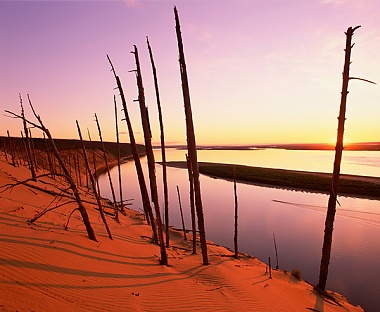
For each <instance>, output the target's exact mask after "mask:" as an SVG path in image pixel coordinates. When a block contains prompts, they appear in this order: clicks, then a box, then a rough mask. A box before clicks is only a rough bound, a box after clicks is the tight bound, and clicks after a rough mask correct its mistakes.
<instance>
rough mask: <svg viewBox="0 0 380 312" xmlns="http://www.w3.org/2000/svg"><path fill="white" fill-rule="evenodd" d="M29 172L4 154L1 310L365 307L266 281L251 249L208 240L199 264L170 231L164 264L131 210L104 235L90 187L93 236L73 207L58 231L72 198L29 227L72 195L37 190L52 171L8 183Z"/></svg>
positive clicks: (284, 279)
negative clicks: (243, 251)
mask: <svg viewBox="0 0 380 312" xmlns="http://www.w3.org/2000/svg"><path fill="white" fill-rule="evenodd" d="M27 178H29V172H28V170H27V169H26V168H25V167H19V168H14V167H12V166H11V165H9V164H8V163H6V162H5V160H4V159H3V158H1V160H0V186H3V187H2V188H1V191H2V192H1V193H0V294H1V295H0V311H157V310H160V311H197V310H199V311H305V310H306V311H307V310H309V311H325V312H327V311H363V310H362V309H361V308H360V307H354V306H352V305H351V304H349V303H348V302H347V301H346V300H345V299H344V298H343V297H342V296H340V295H338V294H335V293H333V292H328V293H329V294H330V295H331V296H332V298H334V300H332V299H331V298H327V297H321V296H320V295H319V294H318V293H317V292H315V291H314V290H313V287H312V286H311V285H309V284H308V283H306V282H304V281H300V280H298V279H296V278H295V277H294V276H292V275H291V274H290V273H288V272H284V271H279V270H273V278H272V279H270V278H269V275H268V274H267V273H266V264H264V263H262V262H260V261H258V260H257V259H255V258H252V257H249V256H247V255H242V256H241V258H240V259H239V260H236V259H234V258H232V257H231V255H232V253H231V252H230V251H229V250H227V249H226V248H224V247H221V246H217V245H215V244H213V243H211V242H210V243H209V246H208V247H209V259H210V263H211V264H210V265H208V266H203V265H202V259H201V255H200V254H198V255H192V254H191V242H189V241H184V240H183V238H182V235H181V233H180V232H177V231H174V230H172V232H171V247H170V248H169V249H168V256H169V263H170V266H168V267H167V266H161V265H159V264H158V260H159V258H158V257H159V255H160V251H159V247H158V246H156V245H154V244H152V243H151V242H150V236H151V232H150V227H149V226H148V225H146V223H145V221H144V220H143V215H141V214H140V213H139V212H135V211H133V210H127V214H126V215H120V223H116V222H115V221H114V220H113V219H112V218H111V217H109V216H108V217H107V219H108V222H109V225H110V228H111V231H112V234H113V236H114V240H110V239H108V236H107V233H106V231H105V228H104V226H103V224H102V222H101V219H100V216H99V213H98V212H97V210H96V205H95V200H94V199H93V197H92V196H91V194H90V193H88V192H87V190H86V189H82V196H83V198H84V199H86V201H88V203H86V207H87V209H88V213H89V216H90V220H91V222H92V225H93V227H94V230H95V233H96V235H97V239H98V242H95V241H91V240H89V239H88V238H87V235H86V232H85V228H84V226H83V224H82V222H81V220H80V217H79V214H78V212H74V214H73V215H72V217H71V219H70V223H69V226H68V230H64V229H63V228H64V225H65V224H66V222H67V219H68V215H69V214H70V212H71V211H72V210H73V209H75V208H76V205H75V203H68V204H67V205H64V206H62V207H60V208H58V209H56V210H53V211H51V212H49V213H47V214H46V215H45V216H43V217H41V218H40V219H39V220H37V221H36V222H35V223H34V224H30V223H28V220H29V219H30V218H32V217H34V216H35V215H36V214H37V213H38V212H40V211H42V210H43V209H45V208H47V207H54V206H56V205H59V204H62V203H65V202H70V201H71V200H70V199H69V198H56V197H54V196H53V195H51V194H48V193H46V192H43V191H42V190H41V189H36V188H34V187H33V185H37V186H38V187H39V188H43V189H47V190H50V191H55V192H60V190H59V189H60V188H62V187H63V185H62V184H59V183H57V182H55V181H54V180H52V179H50V178H48V177H45V178H42V179H40V181H39V182H29V185H28V186H27V185H19V186H16V187H14V188H11V189H9V188H7V187H4V186H5V185H7V184H10V183H15V181H16V180H18V181H20V180H23V179H27ZM91 202H92V203H93V204H91ZM106 209H108V211H110V212H111V211H112V209H111V207H109V208H106Z"/></svg>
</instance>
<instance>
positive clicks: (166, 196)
mask: <svg viewBox="0 0 380 312" xmlns="http://www.w3.org/2000/svg"><path fill="white" fill-rule="evenodd" d="M146 42H147V45H148V50H149V56H150V62H151V65H152V71H153V80H154V89H155V91H156V100H157V109H158V120H159V123H160V140H161V157H162V183H163V186H164V212H165V225H166V231H165V237H166V247H169V245H170V242H169V240H170V237H169V194H168V181H167V172H166V152H165V135H164V122H163V120H162V109H161V101H160V92H159V89H158V79H157V70H156V65H155V64H154V59H153V53H152V48H151V47H150V44H149V40H148V37H147V38H146Z"/></svg>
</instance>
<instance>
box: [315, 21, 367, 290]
mask: <svg viewBox="0 0 380 312" xmlns="http://www.w3.org/2000/svg"><path fill="white" fill-rule="evenodd" d="M359 27H360V26H357V27H355V28H352V27H350V28H348V29H347V33H346V49H345V51H346V52H345V60H344V69H343V84H342V92H341V100H340V110H339V117H338V134H337V139H336V146H335V160H334V170H333V175H332V184H331V190H330V197H329V201H328V207H327V214H326V222H325V235H324V239H323V247H322V259H321V266H320V271H319V282H318V285H317V287H318V288H319V289H320V290H325V288H326V281H327V274H328V268H329V263H330V256H331V244H332V234H333V227H334V219H335V210H336V201H337V194H338V185H339V176H340V164H341V161H342V153H343V134H344V122H345V120H346V117H345V114H346V102H347V94H348V91H347V88H348V81H349V80H350V76H349V71H350V57H351V48H352V45H351V39H352V35H353V33H354V31H355V30H356V29H357V28H359Z"/></svg>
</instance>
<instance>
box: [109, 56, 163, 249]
mask: <svg viewBox="0 0 380 312" xmlns="http://www.w3.org/2000/svg"><path fill="white" fill-rule="evenodd" d="M107 59H108V61H109V63H110V65H111V71H112V73H113V74H114V77H115V80H116V84H117V88H118V89H119V92H120V98H121V103H122V105H123V111H124V117H125V122H126V123H127V127H128V134H129V141H130V143H131V150H132V155H133V160H134V163H135V168H136V173H137V178H138V181H139V186H140V193H141V199H142V202H143V207H144V212H145V216H146V220H147V222H148V224H150V225H151V226H152V232H153V233H152V234H153V240H154V242H155V243H156V244H158V236H157V227H156V222H155V219H154V216H153V210H152V207H151V205H150V201H149V195H148V190H147V187H146V184H145V178H144V173H143V170H142V167H141V161H140V155H139V152H138V149H137V145H136V140H135V135H134V133H133V128H132V123H131V119H130V118H129V113H128V108H127V101H126V99H125V96H124V90H123V86H122V85H121V81H120V78H119V76H117V75H116V72H115V68H114V67H113V65H112V62H111V59H110V58H109V56H108V55H107Z"/></svg>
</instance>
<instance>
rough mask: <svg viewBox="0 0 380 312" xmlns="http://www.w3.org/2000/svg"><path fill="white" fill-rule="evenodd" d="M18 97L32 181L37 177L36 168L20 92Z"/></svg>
mask: <svg viewBox="0 0 380 312" xmlns="http://www.w3.org/2000/svg"><path fill="white" fill-rule="evenodd" d="M19 97H20V105H21V116H22V123H23V126H24V133H25V148H26V155H27V159H28V164H29V169H30V173H31V175H32V179H33V181H37V178H36V169H35V168H34V163H33V156H32V149H31V146H30V140H29V132H28V127H27V125H26V121H25V114H24V106H23V105H22V98H21V94H19Z"/></svg>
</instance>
